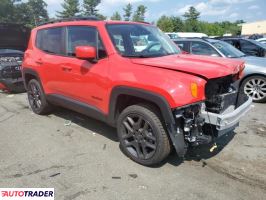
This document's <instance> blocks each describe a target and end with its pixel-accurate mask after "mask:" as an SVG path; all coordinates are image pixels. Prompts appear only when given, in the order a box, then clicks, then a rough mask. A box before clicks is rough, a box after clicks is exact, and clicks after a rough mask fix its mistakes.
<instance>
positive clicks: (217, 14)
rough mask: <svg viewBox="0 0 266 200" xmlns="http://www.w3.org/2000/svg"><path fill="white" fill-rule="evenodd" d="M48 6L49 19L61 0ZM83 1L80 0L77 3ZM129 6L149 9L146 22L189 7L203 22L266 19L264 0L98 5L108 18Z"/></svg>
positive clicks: (116, 0) (123, 0)
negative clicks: (195, 10)
mask: <svg viewBox="0 0 266 200" xmlns="http://www.w3.org/2000/svg"><path fill="white" fill-rule="evenodd" d="M44 1H46V3H47V4H48V10H49V13H50V16H51V17H53V16H54V15H55V13H56V11H58V10H59V11H60V10H61V5H60V4H61V3H62V1H63V0H44ZM80 1H81V2H82V0H80ZM129 2H130V3H132V4H133V6H134V8H136V7H137V6H138V5H139V4H144V5H145V6H147V7H148V11H147V14H146V21H149V22H151V21H156V20H157V19H158V18H159V17H160V16H162V15H177V16H182V14H184V12H185V11H186V10H187V9H188V7H189V6H194V7H196V9H197V10H198V11H200V12H201V20H204V21H209V22H213V21H224V20H229V21H235V20H238V19H243V20H245V21H248V22H251V21H257V20H266V0H102V3H101V4H100V5H99V6H98V9H99V11H100V13H101V14H103V15H106V16H108V17H110V16H111V15H112V14H113V12H114V11H119V12H120V13H121V14H123V9H122V8H123V7H124V6H125V5H126V4H127V3H129Z"/></svg>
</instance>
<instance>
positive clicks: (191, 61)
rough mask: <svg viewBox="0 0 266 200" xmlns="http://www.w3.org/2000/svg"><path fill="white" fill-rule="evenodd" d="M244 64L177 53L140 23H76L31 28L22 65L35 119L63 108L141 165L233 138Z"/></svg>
mask: <svg viewBox="0 0 266 200" xmlns="http://www.w3.org/2000/svg"><path fill="white" fill-rule="evenodd" d="M243 68H244V63H243V62H242V61H238V60H231V59H224V58H212V57H204V56H191V55H183V54H181V53H180V49H178V47H177V46H176V45H175V44H174V43H173V42H172V41H171V40H170V39H169V38H168V37H167V36H166V35H165V34H164V33H162V32H161V31H160V30H159V29H158V28H156V27H155V26H152V25H149V24H146V23H133V22H121V21H119V22H117V21H99V20H97V19H96V18H92V17H89V18H74V19H68V20H61V21H55V22H50V23H47V24H44V25H42V26H39V27H37V28H35V29H33V30H32V33H31V38H30V42H29V45H28V49H27V51H26V53H25V58H24V61H23V78H24V83H25V86H26V88H27V92H28V99H29V104H30V106H31V108H32V110H33V112H35V113H36V114H40V115H43V114H47V113H49V112H50V111H51V109H52V105H57V106H62V107H65V108H69V109H72V110H74V111H77V112H80V113H83V114H85V115H87V116H90V117H93V118H96V119H98V120H101V121H104V122H106V123H107V124H109V125H111V126H114V127H116V128H117V132H118V136H119V139H120V144H121V148H122V150H123V151H124V152H125V154H126V155H127V156H129V157H130V158H131V159H132V160H134V161H136V162H138V163H140V164H142V165H153V164H156V163H159V162H161V161H162V160H163V159H165V158H166V157H167V156H168V154H169V153H170V150H171V146H173V147H174V149H175V150H176V152H177V154H178V155H179V156H181V157H183V156H184V155H185V153H186V150H187V149H188V148H189V147H191V146H197V145H201V144H207V143H210V142H211V141H212V140H214V139H216V138H217V137H220V136H221V135H223V134H225V133H229V132H232V131H233V130H234V129H235V127H236V126H238V124H239V120H240V118H241V117H242V116H243V115H244V114H245V113H246V112H247V111H248V110H249V108H250V105H251V101H252V100H251V99H249V98H248V97H247V96H246V95H244V94H242V93H240V92H238V80H239V79H240V77H241V73H242V71H243Z"/></svg>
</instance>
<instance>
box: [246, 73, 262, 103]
mask: <svg viewBox="0 0 266 200" xmlns="http://www.w3.org/2000/svg"><path fill="white" fill-rule="evenodd" d="M241 89H242V90H243V91H244V92H245V94H247V95H248V96H250V97H251V98H252V99H253V102H256V103H264V102H266V77H264V76H250V77H248V78H246V79H245V80H244V81H243V83H242V85H241Z"/></svg>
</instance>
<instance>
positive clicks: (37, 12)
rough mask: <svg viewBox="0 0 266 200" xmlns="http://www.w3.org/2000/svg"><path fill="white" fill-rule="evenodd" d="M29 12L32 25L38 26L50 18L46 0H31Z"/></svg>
mask: <svg viewBox="0 0 266 200" xmlns="http://www.w3.org/2000/svg"><path fill="white" fill-rule="evenodd" d="M27 7H28V8H29V13H30V15H31V21H30V24H31V25H35V26H37V25H38V24H39V23H40V22H43V21H47V20H48V19H49V17H48V12H47V4H46V3H45V2H44V0H29V1H28V3H27Z"/></svg>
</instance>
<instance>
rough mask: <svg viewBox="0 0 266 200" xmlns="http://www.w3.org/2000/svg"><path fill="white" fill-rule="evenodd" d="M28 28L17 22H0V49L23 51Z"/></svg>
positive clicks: (26, 40) (26, 41) (27, 39)
mask: <svg viewBox="0 0 266 200" xmlns="http://www.w3.org/2000/svg"><path fill="white" fill-rule="evenodd" d="M29 37H30V29H29V28H26V27H24V26H22V25H18V24H6V23H4V24H3V23H0V49H13V50H20V51H25V50H26V48H27V46H28V41H29Z"/></svg>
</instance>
